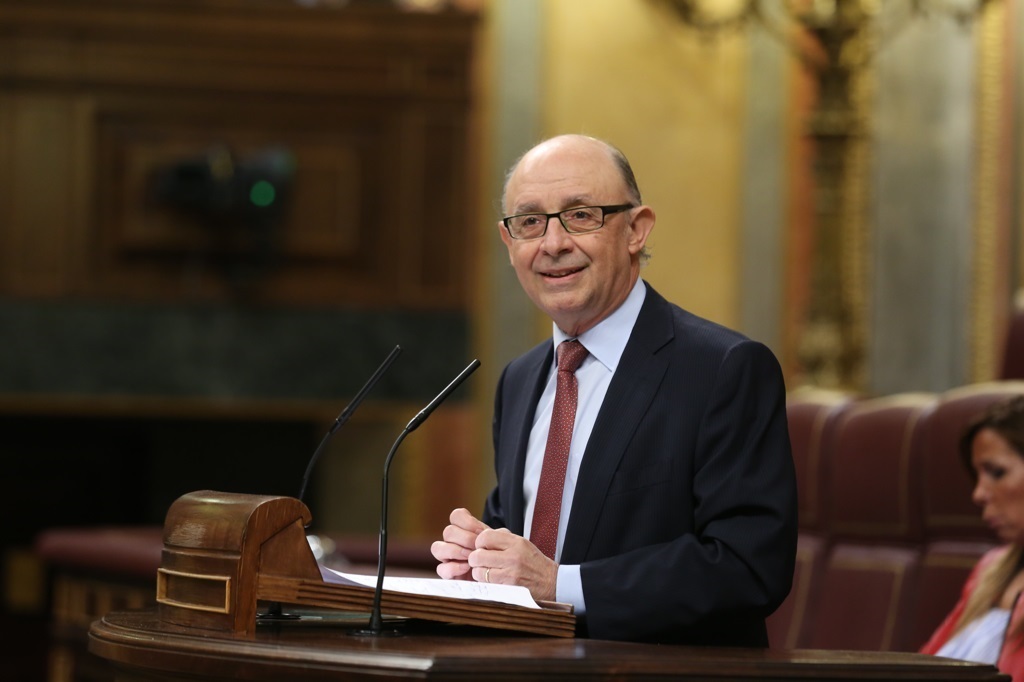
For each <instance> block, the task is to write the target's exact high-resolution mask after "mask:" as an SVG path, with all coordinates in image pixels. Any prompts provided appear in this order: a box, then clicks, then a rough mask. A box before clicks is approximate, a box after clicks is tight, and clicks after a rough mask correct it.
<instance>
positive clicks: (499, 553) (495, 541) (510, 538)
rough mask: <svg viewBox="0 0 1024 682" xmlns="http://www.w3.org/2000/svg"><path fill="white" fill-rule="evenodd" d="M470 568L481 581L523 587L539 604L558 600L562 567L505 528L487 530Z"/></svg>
mask: <svg viewBox="0 0 1024 682" xmlns="http://www.w3.org/2000/svg"><path fill="white" fill-rule="evenodd" d="M469 565H470V566H471V567H472V570H473V578H475V579H476V580H478V581H480V582H490V583H501V584H503V585H522V586H524V587H527V588H529V589H530V594H531V595H533V598H534V599H536V600H538V601H553V600H554V598H555V584H556V583H557V582H558V564H556V563H555V562H554V561H552V560H551V559H549V558H547V557H546V556H544V554H543V553H542V552H541V551H540V550H539V549H537V547H536V545H534V544H533V543H532V542H530V541H529V540H527V539H526V538H524V537H521V536H519V535H514V534H513V533H511V532H509V531H508V530H506V529H504V528H501V529H499V530H484V531H481V532H480V533H479V534H478V535H477V537H476V550H474V551H473V552H471V553H470V554H469Z"/></svg>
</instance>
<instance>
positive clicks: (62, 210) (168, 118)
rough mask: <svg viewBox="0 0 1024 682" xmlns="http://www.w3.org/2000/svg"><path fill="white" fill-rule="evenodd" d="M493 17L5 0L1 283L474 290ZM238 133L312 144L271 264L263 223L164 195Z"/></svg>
mask: <svg viewBox="0 0 1024 682" xmlns="http://www.w3.org/2000/svg"><path fill="white" fill-rule="evenodd" d="M474 23H475V22H474V18H473V17H471V16H468V15H465V14H461V13H456V12H442V13H437V14H422V13H411V12H403V11H401V10H399V9H397V8H395V7H392V6H390V5H387V4H383V3H381V4H377V3H374V4H365V5H361V4H359V3H353V4H352V5H351V6H346V7H340V8H303V7H300V6H297V5H296V4H295V3H293V2H288V1H285V0H263V1H249V0H205V1H199V0H192V1H190V2H172V1H170V0H147V1H145V2H138V1H133V2H129V1H128V0H102V1H98V2H92V3H89V4H88V5H87V6H86V5H84V4H83V3H78V2H72V1H70V0H42V1H38V0H37V1H32V2H30V1H28V0H8V1H6V2H4V3H2V4H0V130H2V131H3V137H4V141H3V142H2V143H0V169H2V170H0V178H2V179H9V178H13V179H15V182H14V183H13V184H11V183H7V184H5V186H6V187H13V188H14V191H13V192H12V195H13V196H7V197H5V198H2V199H0V217H2V218H3V221H2V223H0V246H3V247H5V248H4V249H3V251H4V252H5V254H7V255H4V256H0V259H2V260H0V265H2V266H3V267H2V272H0V295H6V296H14V297H19V296H31V297H38V296H42V297H68V296H71V297H91V298H95V297H100V298H105V299H106V298H113V299H130V300H141V301H160V302H179V301H184V302H188V301H193V300H214V301H216V300H231V299H232V298H233V297H235V296H237V295H239V294H240V293H244V294H245V295H246V296H247V297H249V298H250V299H252V298H255V299H257V300H258V301H262V302H269V303H277V304H300V305H303V304H314V305H318V304H323V305H356V306H369V307H377V306H402V307H413V308H417V307H419V308H443V309H464V308H465V307H466V306H467V305H468V295H467V288H468V287H467V281H466V280H467V278H466V276H465V267H466V266H465V263H466V261H467V256H468V254H469V248H470V245H469V244H468V235H470V234H471V233H472V230H471V229H470V226H469V224H468V219H469V216H471V215H473V213H472V211H470V210H467V204H468V203H469V202H470V201H471V200H472V197H471V195H470V193H468V192H465V191H464V190H465V188H466V187H468V186H469V182H468V178H467V177H466V176H467V172H468V171H467V168H468V154H469V149H470V145H469V139H468V137H469V134H470V123H469V116H470V113H469V112H470V109H471V97H470V60H471V51H472V47H473V31H474ZM218 148H220V149H226V150H229V151H230V152H232V153H233V154H234V157H235V159H236V160H239V159H240V160H243V161H244V160H246V158H247V157H248V156H249V155H252V154H254V153H257V152H258V151H260V150H263V149H268V148H280V149H284V150H287V151H288V152H289V153H290V154H291V157H292V158H293V159H294V162H295V174H294V178H293V182H292V186H291V191H290V194H289V196H288V201H287V203H286V204H285V206H286V212H285V215H284V216H283V217H282V219H281V221H279V223H278V224H277V229H276V230H275V231H274V232H273V234H272V241H273V243H274V244H275V245H276V251H275V254H276V255H275V257H274V258H273V259H271V260H272V262H273V267H272V268H271V267H263V263H262V261H261V256H260V255H259V252H258V249H257V247H256V246H255V243H256V242H257V241H258V239H257V238H256V236H254V232H255V231H252V230H250V232H248V233H247V232H246V230H245V229H243V228H238V229H231V228H229V227H228V226H227V225H226V224H225V223H226V221H224V220H214V221H211V222H210V223H208V224H206V223H204V222H202V221H200V220H198V219H196V217H195V216H192V215H187V214H184V213H182V212H181V211H179V210H175V208H174V207H171V206H167V205H166V204H161V203H159V202H156V201H154V199H153V196H152V192H151V187H152V183H153V177H154V175H155V174H157V173H159V172H160V171H161V170H166V169H167V168H169V167H173V166H174V165H175V164H180V163H184V162H187V161H189V160H197V159H202V158H203V157H204V156H205V155H207V154H209V153H210V152H211V150H215V149H218ZM240 273H241V274H240ZM243 276H244V277H246V278H247V279H246V280H245V282H244V292H242V291H241V289H242V287H240V286H239V283H240V281H241V280H242V277H243Z"/></svg>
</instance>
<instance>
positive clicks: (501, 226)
mask: <svg viewBox="0 0 1024 682" xmlns="http://www.w3.org/2000/svg"><path fill="white" fill-rule="evenodd" d="M498 234H499V235H500V236H501V241H503V242H505V247H506V248H507V249H508V262H509V263H511V262H512V236H511V235H509V233H508V230H506V229H505V223H503V222H502V221H500V220H499V221H498Z"/></svg>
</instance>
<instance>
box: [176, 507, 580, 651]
mask: <svg viewBox="0 0 1024 682" xmlns="http://www.w3.org/2000/svg"><path fill="white" fill-rule="evenodd" d="M311 518H312V517H311V516H310V513H309V510H308V509H307V508H306V506H305V505H304V504H303V503H302V502H300V501H299V500H297V499H294V498H290V497H270V496H260V495H240V494H234V493H221V492H214V491H210V490H203V491H199V492H194V493H189V494H187V495H184V496H182V497H180V498H178V500H177V501H175V502H174V504H172V505H171V508H170V510H168V512H167V517H166V520H165V522H164V538H163V539H164V548H163V554H162V557H161V562H160V568H159V569H158V571H157V587H156V601H157V605H158V607H157V612H158V614H159V617H160V620H161V621H163V622H165V623H168V624H173V625H179V626H183V627H187V628H198V629H202V630H217V631H221V632H226V633H233V634H235V635H239V636H246V637H250V638H251V637H252V636H253V635H254V634H255V632H256V628H257V604H258V602H265V603H269V602H277V603H284V604H292V605H299V606H306V607H320V608H325V609H334V610H338V611H345V612H359V613H369V612H370V609H371V607H372V604H373V596H374V590H373V588H369V587H364V586H357V585H339V584H334V583H330V582H325V581H324V579H323V578H322V576H321V572H320V567H319V566H318V565H317V562H316V559H315V558H314V557H313V552H312V550H310V548H309V544H308V543H307V542H306V532H305V529H306V526H307V525H309V522H310V520H311ZM541 606H542V608H540V609H532V608H527V607H524V606H514V605H508V604H503V603H498V602H493V601H470V600H465V599H456V598H452V597H437V596H424V595H417V594H409V593H404V592H392V591H387V590H385V591H384V593H383V594H382V598H381V611H382V612H383V613H385V614H389V615H391V616H401V617H405V618H416V619H423V620H430V621H438V622H442V623H453V624H462V625H475V626H482V627H488V628H496V629H502V630H515V631H521V632H529V633H533V634H539V635H548V636H555V637H573V636H574V634H575V626H576V619H575V616H573V614H572V613H571V612H570V611H569V610H568V609H567V608H565V607H562V606H560V605H556V604H542V605H541Z"/></svg>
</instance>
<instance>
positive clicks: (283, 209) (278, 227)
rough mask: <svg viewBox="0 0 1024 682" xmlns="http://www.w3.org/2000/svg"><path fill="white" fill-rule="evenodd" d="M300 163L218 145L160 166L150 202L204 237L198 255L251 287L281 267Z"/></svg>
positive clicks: (284, 154)
mask: <svg viewBox="0 0 1024 682" xmlns="http://www.w3.org/2000/svg"><path fill="white" fill-rule="evenodd" d="M294 176H295V159H294V156H293V155H292V153H291V152H290V151H289V150H287V149H284V148H281V147H268V148H264V149H260V150H256V151H253V152H249V153H245V154H236V153H235V152H233V151H232V150H231V149H230V148H228V147H227V146H225V145H217V146H214V147H211V148H210V149H208V150H207V151H206V152H205V153H204V154H202V155H200V156H196V157H192V158H185V159H182V160H180V161H174V162H172V163H169V164H166V165H164V166H161V167H159V168H157V169H156V170H154V171H153V173H152V175H151V177H150V178H149V196H150V200H151V201H152V202H153V203H155V204H157V205H159V206H163V207H165V208H168V209H170V210H173V211H174V212H175V213H178V214H180V215H182V216H186V217H187V218H188V219H189V223H191V224H193V225H196V226H198V227H199V229H200V230H201V232H203V233H205V236H204V237H203V239H202V241H203V242H204V243H205V247H204V248H203V249H202V253H201V254H198V255H200V256H202V257H204V258H205V259H207V260H208V261H209V262H210V263H211V265H212V266H213V267H215V268H217V269H219V270H220V271H222V272H223V274H225V275H226V276H227V277H228V278H229V279H230V280H231V282H232V284H234V285H239V286H241V285H246V286H248V285H250V284H251V283H253V282H254V281H256V280H258V279H260V278H261V277H262V276H264V275H266V274H267V273H268V272H269V271H270V270H271V269H272V268H273V267H274V265H275V264H276V263H277V261H278V260H279V255H280V241H281V238H280V237H281V231H282V228H283V222H284V219H285V217H286V215H287V207H288V199H289V194H290V189H291V185H292V180H293V178H294Z"/></svg>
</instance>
